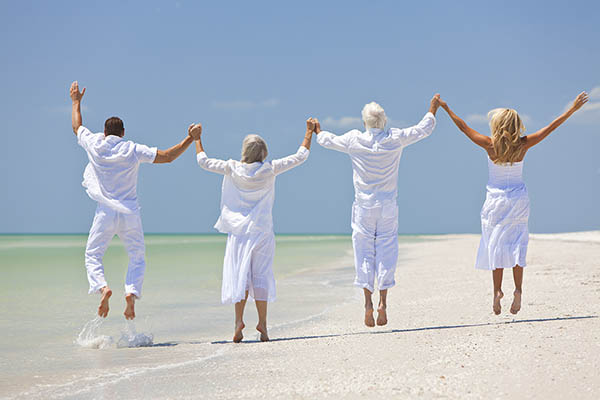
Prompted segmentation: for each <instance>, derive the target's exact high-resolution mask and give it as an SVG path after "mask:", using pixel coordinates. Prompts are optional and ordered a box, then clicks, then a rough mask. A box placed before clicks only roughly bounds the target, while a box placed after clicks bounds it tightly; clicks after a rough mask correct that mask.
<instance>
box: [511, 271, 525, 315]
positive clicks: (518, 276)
mask: <svg viewBox="0 0 600 400" xmlns="http://www.w3.org/2000/svg"><path fill="white" fill-rule="evenodd" d="M512 270H513V279H514V280H515V293H514V296H515V298H514V299H513V303H512V306H510V312H511V313H513V314H516V313H518V312H519V311H520V310H521V293H522V287H521V286H522V285H523V267H521V266H519V265H515V266H514V268H513V269H512Z"/></svg>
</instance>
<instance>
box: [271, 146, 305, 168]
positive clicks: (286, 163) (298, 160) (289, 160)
mask: <svg viewBox="0 0 600 400" xmlns="http://www.w3.org/2000/svg"><path fill="white" fill-rule="evenodd" d="M309 154H310V151H309V150H308V149H307V148H306V147H304V146H300V147H299V148H298V151H297V152H296V153H295V154H292V155H289V156H287V157H283V158H279V159H277V160H273V161H271V165H273V172H274V173H275V175H279V174H281V173H284V172H286V171H289V170H290V169H292V168H294V167H297V166H298V165H300V164H302V163H303V162H304V161H306V159H307V158H308V155H309Z"/></svg>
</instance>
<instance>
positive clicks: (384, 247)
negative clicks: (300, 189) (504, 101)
mask: <svg viewBox="0 0 600 400" xmlns="http://www.w3.org/2000/svg"><path fill="white" fill-rule="evenodd" d="M438 99H439V95H438V94H436V95H435V96H434V97H433V98H432V99H431V104H430V107H429V112H427V114H425V116H424V117H423V119H422V120H421V122H419V123H418V124H417V125H415V126H412V127H410V128H405V129H398V128H389V129H387V130H385V129H384V128H385V124H386V123H387V118H386V116H385V111H384V110H383V108H382V107H381V106H380V105H379V104H377V103H375V102H371V103H369V104H367V105H365V106H364V108H363V110H362V119H363V122H364V125H365V129H366V131H365V132H361V131H359V130H357V129H355V130H351V131H350V132H347V133H345V134H344V135H341V136H336V135H334V134H333V133H331V132H326V131H322V130H321V126H320V124H319V123H317V124H316V127H315V133H316V134H317V142H318V143H319V144H320V145H321V146H323V147H325V148H328V149H332V150H337V151H341V152H343V153H347V154H348V155H349V156H350V159H351V161H352V170H353V180H354V194H355V196H354V204H353V205H352V246H353V247H354V264H355V267H356V279H355V281H354V284H355V285H357V286H360V287H362V288H363V291H364V294H365V325H367V326H369V327H373V326H375V319H374V317H373V301H372V299H371V296H372V294H373V291H374V290H375V276H377V286H378V288H379V306H378V308H377V325H385V324H387V314H386V307H387V303H386V297H387V290H388V289H389V288H391V287H392V286H394V285H395V284H396V282H395V280H394V274H395V271H396V261H397V259H398V205H397V203H396V198H397V197H398V165H399V162H400V156H401V155H402V150H403V149H404V147H406V146H408V145H409V144H412V143H415V142H417V141H419V140H421V139H424V138H426V137H427V136H429V135H431V133H432V132H433V128H434V127H435V122H436V121H435V113H436V111H437V109H438V107H439V103H438Z"/></svg>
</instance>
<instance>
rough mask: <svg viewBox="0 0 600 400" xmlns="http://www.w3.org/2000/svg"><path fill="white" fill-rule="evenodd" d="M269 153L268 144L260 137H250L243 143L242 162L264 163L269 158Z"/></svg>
mask: <svg viewBox="0 0 600 400" xmlns="http://www.w3.org/2000/svg"><path fill="white" fill-rule="evenodd" d="M267 154H269V151H268V150H267V144H266V143H265V141H264V140H263V138H261V137H260V136H258V135H248V136H246V137H245V138H244V141H243V142H242V162H243V163H247V164H252V163H253V162H257V161H258V162H263V161H264V160H265V158H267Z"/></svg>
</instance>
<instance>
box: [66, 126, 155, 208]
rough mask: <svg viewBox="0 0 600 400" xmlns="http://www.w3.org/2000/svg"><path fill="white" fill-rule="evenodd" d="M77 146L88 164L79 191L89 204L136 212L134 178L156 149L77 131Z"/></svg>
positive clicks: (152, 158) (80, 130)
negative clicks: (86, 156) (85, 156)
mask: <svg viewBox="0 0 600 400" xmlns="http://www.w3.org/2000/svg"><path fill="white" fill-rule="evenodd" d="M77 142H78V143H79V145H80V146H81V147H83V148H84V149H85V151H86V152H87V155H88V159H89V161H90V162H89V163H88V165H87V166H86V167H85V171H84V173H83V183H82V185H83V187H85V188H86V192H87V194H88V196H90V198H91V199H92V200H95V201H97V202H98V203H102V204H104V205H107V206H109V207H110V208H112V209H113V210H115V211H117V212H120V213H125V214H133V213H135V212H138V211H139V208H140V207H139V204H138V200H137V190H136V188H137V177H138V169H139V166H140V163H152V162H154V159H155V158H156V152H157V149H156V147H152V148H151V147H148V146H145V145H143V144H137V143H134V142H132V141H130V140H123V138H121V137H118V136H114V135H109V136H104V133H92V132H90V131H89V130H88V129H87V128H86V127H84V126H80V127H79V129H77Z"/></svg>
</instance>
